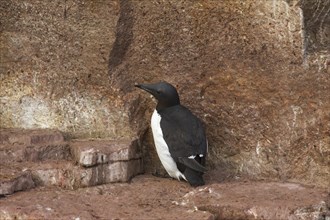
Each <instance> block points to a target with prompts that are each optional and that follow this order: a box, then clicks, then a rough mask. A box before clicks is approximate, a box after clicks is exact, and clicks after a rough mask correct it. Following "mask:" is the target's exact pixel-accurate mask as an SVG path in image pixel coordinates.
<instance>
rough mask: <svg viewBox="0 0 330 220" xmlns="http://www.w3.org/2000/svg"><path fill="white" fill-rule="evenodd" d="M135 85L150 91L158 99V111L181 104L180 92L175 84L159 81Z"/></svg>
mask: <svg viewBox="0 0 330 220" xmlns="http://www.w3.org/2000/svg"><path fill="white" fill-rule="evenodd" d="M135 87H138V88H140V89H143V90H145V91H147V92H149V93H150V94H151V95H153V96H154V97H155V98H156V99H157V101H158V103H157V107H156V109H157V110H158V111H160V110H162V109H165V108H168V107H171V106H175V105H179V104H180V99H179V95H178V92H177V91H176V89H175V87H174V86H172V85H171V84H169V83H167V82H159V83H155V84H137V85H135Z"/></svg>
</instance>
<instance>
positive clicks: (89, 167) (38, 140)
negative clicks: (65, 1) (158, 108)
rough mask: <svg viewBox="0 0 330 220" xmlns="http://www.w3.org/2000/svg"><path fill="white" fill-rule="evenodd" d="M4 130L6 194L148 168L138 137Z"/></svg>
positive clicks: (1, 184) (0, 191)
mask: <svg viewBox="0 0 330 220" xmlns="http://www.w3.org/2000/svg"><path fill="white" fill-rule="evenodd" d="M0 131H1V133H0V141H1V142H0V155H1V161H0V165H1V169H0V196H1V195H8V194H12V193H14V192H17V191H21V190H27V189H30V188H33V187H35V186H59V187H62V188H66V189H76V188H79V187H87V186H95V185H100V184H105V183H112V182H126V181H129V180H130V179H131V178H132V177H133V176H135V175H137V174H140V173H142V172H143V163H142V158H141V153H140V150H139V146H138V143H137V140H133V141H132V140H129V139H125V140H118V141H115V140H73V141H71V142H66V141H65V140H64V137H63V135H62V133H61V132H59V131H56V130H43V129H38V130H24V129H1V130H0ZM71 152H72V154H71Z"/></svg>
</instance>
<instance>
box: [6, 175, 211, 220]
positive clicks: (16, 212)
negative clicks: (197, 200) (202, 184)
mask: <svg viewBox="0 0 330 220" xmlns="http://www.w3.org/2000/svg"><path fill="white" fill-rule="evenodd" d="M189 190H190V187H189V185H188V184H186V183H184V182H178V181H173V180H171V179H159V178H155V177H150V176H144V177H143V176H142V177H138V178H136V179H134V180H133V181H132V183H131V184H127V183H120V184H108V185H102V186H98V187H91V188H84V189H78V190H76V191H65V190H60V189H50V188H38V189H36V190H33V191H30V192H23V193H19V194H15V195H13V196H11V197H8V198H5V199H1V200H0V207H1V208H0V218H1V219H2V218H5V219H14V218H18V219H19V218H29V219H31V218H32V219H35V218H43V219H45V218H46V219H52V218H62V219H63V218H65V219H96V218H100V219H109V218H110V219H150V218H153V219H187V220H188V219H201V220H204V219H205V220H214V219H215V218H214V215H213V214H211V213H209V212H206V211H199V210H194V209H193V208H192V207H183V206H178V205H176V204H175V202H174V201H176V200H178V199H179V198H180V197H181V196H183V195H184V194H186V193H188V192H189ZM31 201H33V202H31Z"/></svg>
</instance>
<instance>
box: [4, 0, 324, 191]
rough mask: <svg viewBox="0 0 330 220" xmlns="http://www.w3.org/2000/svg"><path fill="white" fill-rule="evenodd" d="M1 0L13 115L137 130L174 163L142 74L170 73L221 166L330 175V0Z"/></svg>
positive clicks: (114, 132) (72, 126)
mask: <svg viewBox="0 0 330 220" xmlns="http://www.w3.org/2000/svg"><path fill="white" fill-rule="evenodd" d="M0 1H1V17H2V20H1V36H0V39H1V55H0V56H1V66H0V71H1V72H0V78H1V83H0V86H1V90H0V98H1V100H0V101H1V102H0V103H1V108H0V116H1V124H0V127H1V128H10V127H20V128H57V129H60V130H61V131H63V132H66V134H67V135H68V137H73V138H112V139H115V138H118V137H133V136H138V137H140V138H141V147H142V148H143V150H144V161H145V168H146V171H147V172H160V173H161V172H162V170H161V166H160V164H159V162H158V159H157V156H156V153H155V150H154V148H153V143H152V138H151V136H150V132H149V131H148V129H147V128H148V123H149V118H150V116H151V112H152V110H153V107H154V103H152V102H151V101H150V99H149V97H147V96H146V95H145V94H142V93H140V92H138V91H135V89H134V87H133V85H134V83H136V82H155V81H159V80H166V81H168V82H170V83H173V84H174V85H175V86H177V88H178V90H179V93H180V94H181V100H182V103H183V104H184V105H186V106H188V107H189V108H190V109H191V110H192V111H193V112H194V113H195V114H196V115H198V116H199V117H200V118H201V119H202V120H203V122H204V123H205V126H206V128H207V134H208V139H209V143H210V148H209V149H210V152H209V163H208V166H209V167H210V168H211V169H212V170H214V171H213V172H214V175H213V176H214V178H220V179H224V178H227V177H239V176H248V177H251V178H259V179H260V178H269V179H281V180H288V181H298V182H302V183H305V184H311V185H318V186H323V187H328V186H329V185H328V181H329V175H330V171H329V169H328V167H329V165H330V164H329V163H330V162H329V154H330V80H329V74H330V71H329V62H330V61H329V59H330V58H329V51H330V49H329V40H328V39H329V35H330V33H329V31H330V27H329V26H330V22H329V19H330V18H329V10H330V2H329V1H315V2H314V3H308V2H307V1H302V0H301V1H299V0H274V1H263V0H259V1H254V0H253V1H252V0H251V1H250V0H247V1H239V0H232V1H217V0H207V1H199V0H196V1H183V0H182V1H181V0H180V1H173V0H168V1H161V0H150V1H135V0H117V1H116V0H113V1H77V0H65V1H64V0H62V1H60V0H55V1H51V2H48V1H33V2H31V1H25V0H24V1H18V0H10V1H5V0H0ZM217 170H219V171H217Z"/></svg>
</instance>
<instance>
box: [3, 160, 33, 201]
mask: <svg viewBox="0 0 330 220" xmlns="http://www.w3.org/2000/svg"><path fill="white" fill-rule="evenodd" d="M34 187H35V183H34V181H33V179H32V175H31V172H30V171H27V170H23V171H22V170H19V169H17V168H14V167H11V168H10V169H9V168H8V167H4V166H1V172H0V197H1V196H5V195H10V194H13V193H15V192H18V191H24V190H28V189H32V188H34Z"/></svg>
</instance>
